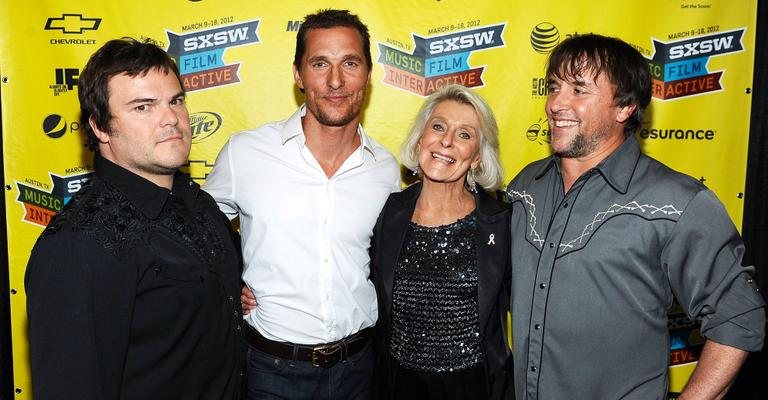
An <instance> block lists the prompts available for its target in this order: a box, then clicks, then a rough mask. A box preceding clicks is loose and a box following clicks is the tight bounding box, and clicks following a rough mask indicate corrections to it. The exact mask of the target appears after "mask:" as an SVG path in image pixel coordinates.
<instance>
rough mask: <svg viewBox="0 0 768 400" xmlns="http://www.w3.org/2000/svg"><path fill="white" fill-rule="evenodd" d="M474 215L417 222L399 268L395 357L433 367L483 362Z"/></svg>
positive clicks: (410, 364) (393, 343)
mask: <svg viewBox="0 0 768 400" xmlns="http://www.w3.org/2000/svg"><path fill="white" fill-rule="evenodd" d="M476 231H477V224H476V220H475V216H474V214H470V215H468V216H466V217H464V218H462V219H460V220H458V221H457V222H455V223H453V224H449V225H443V226H439V227H424V226H419V225H416V224H414V223H411V224H410V226H409V227H408V232H407V233H406V237H405V242H404V245H403V249H402V251H401V253H400V258H399V259H398V262H397V265H396V267H395V281H394V286H393V294H392V296H393V297H392V328H391V331H390V334H389V346H390V351H391V354H392V356H393V357H394V358H395V359H396V360H397V361H398V362H399V363H400V364H401V365H402V366H404V367H406V368H410V369H414V370H420V371H429V372H445V371H456V370H462V369H466V368H469V367H473V366H476V365H478V364H479V363H481V362H482V361H483V354H482V351H481V349H480V328H479V322H478V305H477V257H476V252H475V247H476V246H475V233H476Z"/></svg>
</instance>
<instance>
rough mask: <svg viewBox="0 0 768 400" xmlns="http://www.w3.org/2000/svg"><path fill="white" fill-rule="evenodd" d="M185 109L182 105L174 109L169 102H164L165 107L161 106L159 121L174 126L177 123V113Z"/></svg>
mask: <svg viewBox="0 0 768 400" xmlns="http://www.w3.org/2000/svg"><path fill="white" fill-rule="evenodd" d="M186 110H187V108H186V107H184V106H182V107H181V109H180V110H179V109H176V108H174V107H173V106H172V105H170V104H166V105H165V107H163V116H162V120H161V123H162V124H163V126H169V125H170V126H176V125H178V124H179V119H180V118H179V113H182V112H185V111H186Z"/></svg>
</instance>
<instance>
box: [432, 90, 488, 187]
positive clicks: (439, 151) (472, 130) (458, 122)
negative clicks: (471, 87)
mask: <svg viewBox="0 0 768 400" xmlns="http://www.w3.org/2000/svg"><path fill="white" fill-rule="evenodd" d="M480 135H481V133H480V119H479V118H478V117H477V113H476V112H475V109H474V108H473V107H472V106H471V105H469V104H464V103H459V102H456V101H453V100H445V101H443V102H441V103H439V104H438V105H437V106H436V107H435V109H434V111H433V112H432V116H431V117H430V118H429V119H428V120H427V124H426V125H425V126H424V130H423V132H422V134H421V138H420V139H419V167H420V168H421V170H422V172H423V173H424V179H425V180H429V181H432V182H440V183H459V184H461V185H463V184H464V180H465V178H466V175H467V171H469V169H470V168H472V167H476V166H477V165H478V164H479V163H480Z"/></svg>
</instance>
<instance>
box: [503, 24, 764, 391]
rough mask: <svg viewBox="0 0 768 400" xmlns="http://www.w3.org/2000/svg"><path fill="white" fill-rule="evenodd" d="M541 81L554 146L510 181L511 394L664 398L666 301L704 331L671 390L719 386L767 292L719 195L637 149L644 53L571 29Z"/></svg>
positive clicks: (748, 343)
mask: <svg viewBox="0 0 768 400" xmlns="http://www.w3.org/2000/svg"><path fill="white" fill-rule="evenodd" d="M547 78H548V81H549V96H548V98H547V103H546V112H547V116H548V118H549V125H550V132H551V135H552V137H551V146H552V150H553V153H554V155H553V156H551V157H549V158H546V159H543V160H540V161H537V162H534V163H532V164H530V165H528V166H527V167H526V168H525V169H524V170H523V171H522V172H521V173H520V174H519V175H518V176H517V177H516V178H515V179H514V180H513V181H512V182H511V183H510V184H509V187H508V189H507V194H508V195H509V197H510V199H511V201H512V208H513V217H512V238H513V239H512V268H513V271H512V276H513V277H514V279H513V281H512V284H513V289H512V302H513V305H512V316H513V319H514V324H513V325H514V328H513V336H514V356H515V384H516V398H517V399H518V400H522V399H565V398H568V399H619V398H621V399H662V398H665V397H666V390H667V385H668V372H667V366H668V361H669V335H668V330H667V312H668V311H669V309H670V308H671V307H672V304H673V302H674V298H677V299H678V301H679V302H680V304H681V305H682V307H683V309H684V310H685V311H686V312H687V313H688V315H689V316H690V317H692V318H696V319H699V320H700V321H701V332H702V335H703V336H704V337H705V338H706V342H705V344H704V347H703V350H702V353H701V356H700V358H699V363H698V366H697V367H696V370H695V371H694V373H693V375H692V376H691V378H690V380H689V382H688V384H687V386H686V387H685V389H684V391H683V393H682V394H681V395H680V397H679V399H690V398H696V399H710V398H719V397H721V396H723V395H724V394H725V392H726V391H727V390H728V387H729V386H730V384H731V382H732V381H733V379H734V377H735V376H736V374H737V372H738V370H739V368H740V367H741V364H742V363H743V362H744V359H745V358H746V356H747V352H748V351H757V350H759V349H760V348H761V347H762V345H763V339H764V329H765V311H764V302H763V300H762V298H761V296H760V294H759V293H757V288H756V286H755V284H754V283H753V281H752V278H751V276H750V274H751V273H752V272H753V271H754V268H753V267H743V266H742V265H741V261H742V255H743V254H744V246H743V244H742V241H741V238H740V237H739V235H738V233H737V231H736V228H735V227H734V225H733V223H732V222H731V220H730V218H729V217H728V214H727V213H726V211H725V209H724V208H723V206H722V204H721V203H720V202H719V201H718V200H717V198H716V197H715V195H714V194H713V193H712V192H711V191H710V190H708V189H707V188H706V187H704V186H703V185H702V184H701V183H699V182H698V181H697V180H695V179H693V178H691V177H689V176H686V175H683V174H681V173H678V172H675V171H673V170H671V169H670V168H668V167H666V166H665V165H663V164H661V163H660V162H658V161H656V160H654V159H652V158H650V157H647V156H645V155H643V154H642V153H641V151H640V145H639V144H638V142H637V140H636V139H635V137H634V133H635V132H636V130H637V128H638V127H639V126H640V123H641V121H642V113H643V110H644V109H645V108H646V107H647V106H648V104H649V102H650V98H651V77H650V74H649V69H648V64H647V62H646V60H645V59H644V58H643V57H642V56H641V55H640V54H639V53H638V52H637V51H636V50H635V49H633V48H632V47H631V46H630V45H628V44H627V43H624V42H622V41H621V40H618V39H614V38H608V37H603V36H599V35H582V36H576V37H573V38H569V39H567V40H565V41H563V42H562V43H561V44H560V45H559V46H558V47H557V48H556V49H555V50H554V51H553V52H552V54H551V56H550V59H549V64H548V67H547Z"/></svg>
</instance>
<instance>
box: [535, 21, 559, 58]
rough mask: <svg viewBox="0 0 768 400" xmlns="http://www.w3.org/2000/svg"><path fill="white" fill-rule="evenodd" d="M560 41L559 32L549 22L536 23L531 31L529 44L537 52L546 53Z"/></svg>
mask: <svg viewBox="0 0 768 400" xmlns="http://www.w3.org/2000/svg"><path fill="white" fill-rule="evenodd" d="M558 43H560V32H559V31H558V30H557V27H556V26H554V25H552V24H550V23H549V22H542V23H540V24H538V25H536V26H535V27H534V28H533V31H532V32H531V46H533V49H534V50H536V52H537V53H540V54H546V53H549V52H550V51H552V49H553V48H555V46H557V44H558Z"/></svg>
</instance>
